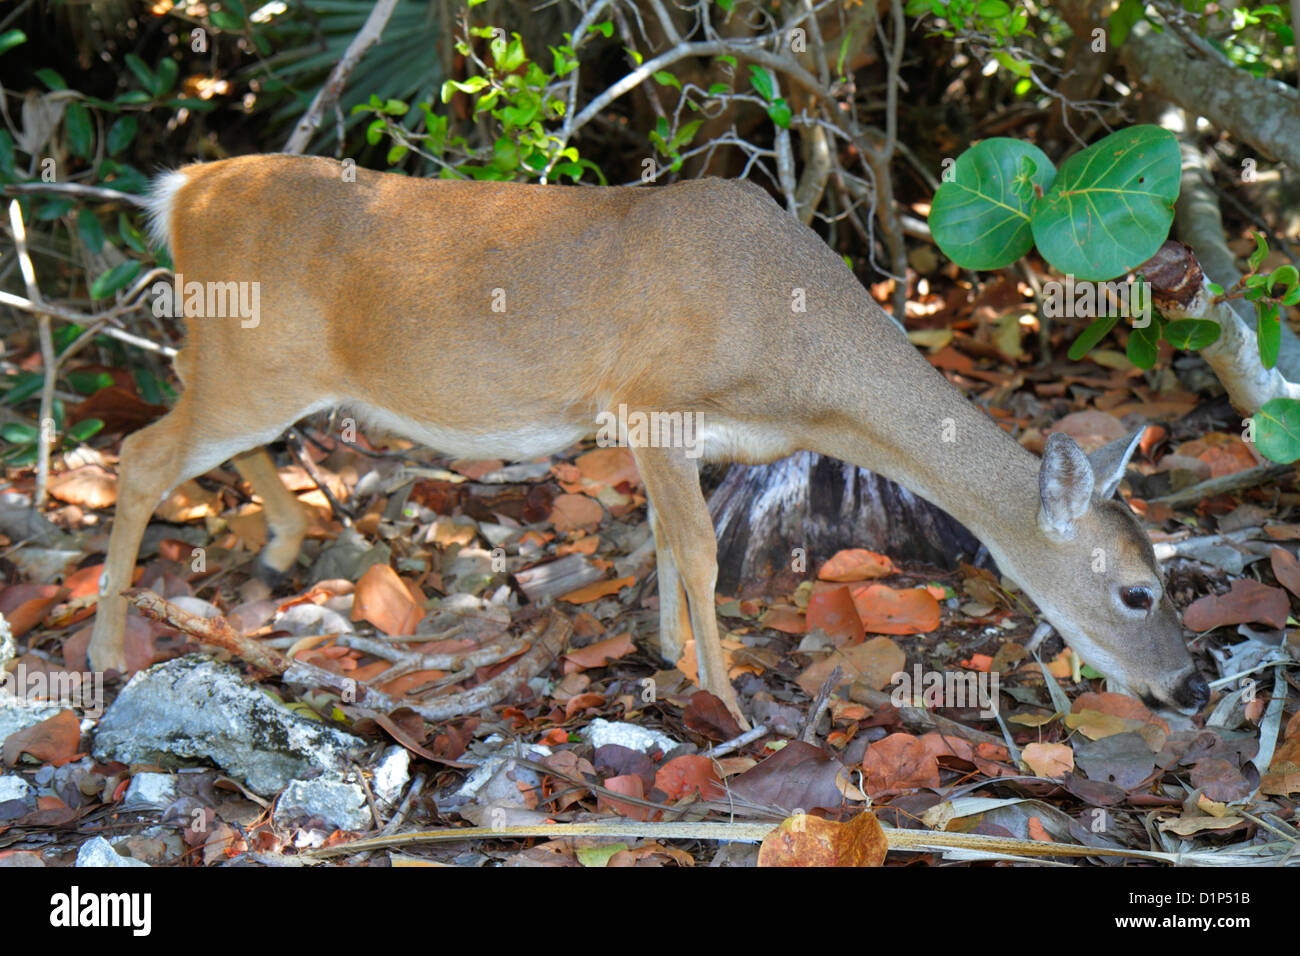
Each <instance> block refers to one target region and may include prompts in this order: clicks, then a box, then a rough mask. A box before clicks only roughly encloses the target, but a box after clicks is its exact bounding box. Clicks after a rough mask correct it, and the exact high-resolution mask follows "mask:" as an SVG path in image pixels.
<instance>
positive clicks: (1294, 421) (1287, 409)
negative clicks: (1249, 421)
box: [1253, 398, 1300, 465]
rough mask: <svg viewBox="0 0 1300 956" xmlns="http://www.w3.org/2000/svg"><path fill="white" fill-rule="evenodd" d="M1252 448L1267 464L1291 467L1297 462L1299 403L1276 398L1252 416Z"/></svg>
mask: <svg viewBox="0 0 1300 956" xmlns="http://www.w3.org/2000/svg"><path fill="white" fill-rule="evenodd" d="M1253 421H1254V427H1255V445H1256V447H1258V448H1259V453H1260V454H1261V455H1263V456H1264V457H1265V458H1267V459H1269V460H1270V461H1278V462H1282V463H1284V464H1288V465H1289V464H1290V463H1291V462H1293V461H1295V460H1296V459H1298V458H1300V401H1296V400H1295V399H1294V398H1275V399H1273V400H1272V401H1271V402H1265V403H1264V407H1263V408H1261V409H1260V410H1259V411H1258V412H1256V413H1255V416H1254V419H1253Z"/></svg>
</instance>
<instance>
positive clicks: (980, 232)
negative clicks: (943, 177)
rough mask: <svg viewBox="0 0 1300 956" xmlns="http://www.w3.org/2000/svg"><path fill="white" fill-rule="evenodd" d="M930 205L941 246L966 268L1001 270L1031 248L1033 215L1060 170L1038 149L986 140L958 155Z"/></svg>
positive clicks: (932, 227) (1003, 140)
mask: <svg viewBox="0 0 1300 956" xmlns="http://www.w3.org/2000/svg"><path fill="white" fill-rule="evenodd" d="M952 172H953V176H952V179H951V180H949V181H947V182H944V183H943V184H942V185H940V186H939V190H938V192H936V193H935V194H934V202H933V204H932V205H931V207H930V217H929V221H930V231H931V232H932V233H933V234H934V239H935V242H937V243H938V244H939V248H940V249H941V250H943V254H944V255H946V256H947V257H948V258H949V259H951V260H952V261H953V262H955V263H957V265H959V266H961V267H962V268H964V269H1001V268H1002V267H1004V266H1008V265H1010V264H1011V263H1013V262H1015V261H1016V260H1017V259H1019V258H1020V257H1021V256H1023V255H1024V254H1025V253H1026V252H1028V251H1029V249H1030V247H1031V246H1032V245H1033V235H1032V232H1031V221H1030V211H1031V210H1032V209H1033V206H1034V202H1035V200H1036V199H1037V198H1038V192H1039V191H1040V190H1046V189H1047V188H1048V187H1049V186H1051V184H1052V181H1053V178H1054V177H1055V176H1056V170H1055V169H1053V168H1052V161H1051V160H1050V159H1048V158H1047V154H1046V153H1044V152H1043V151H1042V150H1041V149H1039V148H1038V147H1037V146H1034V145H1032V144H1030V143H1024V142H1021V141H1020V140H1017V139H1007V138H1005V137H995V138H993V139H986V140H984V141H983V142H981V143H977V144H976V145H975V146H973V147H971V148H970V149H968V150H966V152H964V153H962V154H961V155H960V156H959V157H957V162H956V165H955V166H954V167H953V170H952Z"/></svg>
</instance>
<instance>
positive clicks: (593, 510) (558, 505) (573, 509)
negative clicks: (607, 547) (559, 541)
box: [551, 492, 605, 531]
mask: <svg viewBox="0 0 1300 956" xmlns="http://www.w3.org/2000/svg"><path fill="white" fill-rule="evenodd" d="M603 517H605V509H604V508H602V507H601V506H600V503H599V502H597V501H593V500H592V499H591V498H589V497H587V496H586V495H573V494H568V493H567V492H566V493H564V494H559V495H556V496H555V500H554V501H553V502H552V503H551V522H552V524H554V525H555V530H556V531H577V530H578V529H582V530H584V531H595V530H596V526H597V525H599V524H600V520H601V518H603Z"/></svg>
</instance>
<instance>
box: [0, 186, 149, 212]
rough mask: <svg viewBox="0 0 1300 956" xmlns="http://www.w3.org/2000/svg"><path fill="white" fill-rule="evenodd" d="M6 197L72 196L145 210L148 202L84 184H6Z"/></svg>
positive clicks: (129, 194) (120, 192) (115, 190)
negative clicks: (117, 203)
mask: <svg viewBox="0 0 1300 956" xmlns="http://www.w3.org/2000/svg"><path fill="white" fill-rule="evenodd" d="M0 191H3V192H4V194H5V195H6V196H70V197H73V198H76V199H89V200H92V201H94V202H124V203H128V204H129V205H132V206H135V207H136V208H138V209H144V208H145V207H146V206H147V205H148V200H147V199H145V197H144V196H137V195H135V194H134V193H124V192H122V191H121V190H118V189H109V188H108V187H107V186H87V185H85V184H84V183H6V184H5V185H3V186H0Z"/></svg>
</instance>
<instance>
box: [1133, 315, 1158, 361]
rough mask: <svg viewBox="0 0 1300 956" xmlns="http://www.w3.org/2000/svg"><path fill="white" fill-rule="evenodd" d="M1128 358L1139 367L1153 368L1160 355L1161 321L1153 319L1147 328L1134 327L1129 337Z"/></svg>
mask: <svg viewBox="0 0 1300 956" xmlns="http://www.w3.org/2000/svg"><path fill="white" fill-rule="evenodd" d="M1127 352H1128V360H1129V361H1130V362H1132V363H1133V364H1134V365H1136V366H1137V367H1138V368H1143V369H1146V368H1151V366H1153V365H1155V364H1156V359H1157V358H1158V357H1159V355H1160V322H1159V321H1158V320H1156V319H1152V320H1151V324H1150V325H1148V326H1147V327H1146V328H1143V329H1139V328H1134V329H1133V331H1132V332H1131V333H1130V334H1129V337H1128V349H1127Z"/></svg>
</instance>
